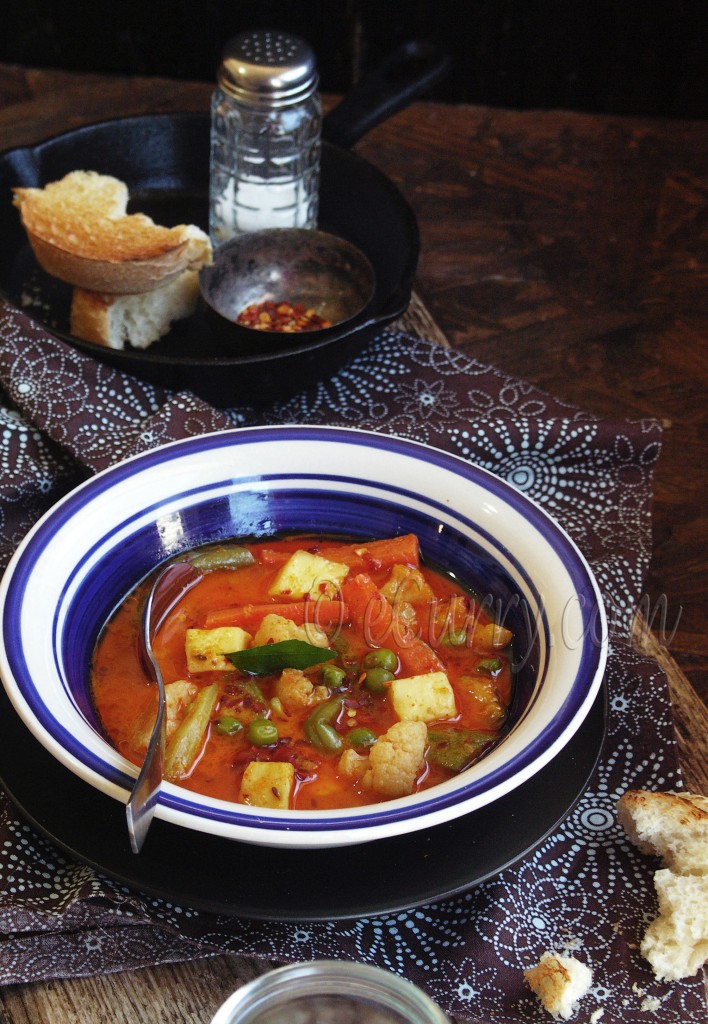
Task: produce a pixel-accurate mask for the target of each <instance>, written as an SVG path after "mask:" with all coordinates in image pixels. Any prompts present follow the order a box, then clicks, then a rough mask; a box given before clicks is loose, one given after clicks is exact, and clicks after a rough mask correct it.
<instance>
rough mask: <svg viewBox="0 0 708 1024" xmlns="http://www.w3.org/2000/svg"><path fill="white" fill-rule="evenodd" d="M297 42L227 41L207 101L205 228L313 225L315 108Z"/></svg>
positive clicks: (318, 120)
mask: <svg viewBox="0 0 708 1024" xmlns="http://www.w3.org/2000/svg"><path fill="white" fill-rule="evenodd" d="M317 84H318V75H317V69H316V64H315V57H314V54H313V52H312V50H311V48H310V47H309V46H308V44H307V43H305V42H304V41H303V40H302V39H299V38H298V37H297V36H293V35H290V34H287V33H284V32H277V31H269V30H255V31H251V32H242V33H240V34H239V35H237V36H234V38H233V39H231V40H229V42H228V43H227V44H226V47H225V49H224V53H223V56H222V63H221V66H220V68H219V73H218V79H217V88H216V89H215V90H214V93H213V96H212V105H211V162H210V187H209V192H210V196H209V233H210V235H211V241H212V245H214V246H217V245H220V244H221V243H222V242H225V241H226V240H227V239H229V238H231V237H233V236H234V235H236V234H239V233H241V232H244V231H257V230H260V229H262V228H271V227H279V228H293V227H296V228H314V227H316V225H317V207H318V194H319V175H320V134H321V128H322V105H321V102H320V97H319V94H318V93H317Z"/></svg>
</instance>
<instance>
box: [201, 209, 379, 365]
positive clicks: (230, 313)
mask: <svg viewBox="0 0 708 1024" xmlns="http://www.w3.org/2000/svg"><path fill="white" fill-rule="evenodd" d="M199 279H200V285H201V293H202V298H203V300H204V304H205V307H206V310H207V314H208V315H209V317H210V322H211V325H212V327H213V329H214V330H216V331H218V333H219V335H220V337H221V338H222V340H226V341H228V342H229V343H232V344H233V346H234V348H238V349H239V350H240V351H253V350H254V349H260V350H263V349H264V348H268V349H276V348H285V347H292V346H297V345H298V344H302V343H303V340H304V338H306V337H312V336H313V335H315V336H316V337H317V338H318V339H319V338H323V337H326V336H327V335H328V333H334V332H338V331H341V330H342V329H343V327H345V326H346V325H347V324H348V323H349V322H352V326H354V321H355V320H356V318H357V317H360V316H362V315H363V314H365V311H366V309H367V306H368V305H369V303H370V302H371V300H372V298H373V296H374V292H375V288H376V277H375V274H374V271H373V268H372V266H371V264H370V262H369V260H368V259H367V258H366V256H365V255H364V254H363V253H362V252H361V251H360V250H359V249H358V248H357V247H356V246H355V245H352V243H351V242H348V241H346V240H345V239H343V238H340V237H339V236H337V235H332V234H328V233H327V232H325V231H314V230H309V229H306V228H269V229H267V230H264V231H252V232H248V233H247V234H243V235H238V236H236V237H235V238H232V239H230V240H229V241H228V242H225V243H224V244H223V245H220V246H219V247H218V248H217V249H216V251H215V253H214V260H213V263H212V265H211V266H210V267H206V268H205V269H204V270H202V271H201V273H200V275H199ZM267 301H275V302H289V303H291V304H292V305H295V304H296V303H303V304H304V305H305V306H306V307H307V308H308V309H313V310H314V311H315V312H316V313H317V314H318V315H319V316H320V317H322V318H323V319H326V320H329V321H330V326H328V327H319V328H313V329H311V330H307V331H296V332H293V333H285V332H282V331H269V330H257V329H255V328H252V327H247V326H245V325H242V324H237V323H236V319H237V317H238V316H239V314H240V313H241V312H242V311H243V310H244V309H245V308H246V307H247V306H250V305H253V304H259V303H262V302H267Z"/></svg>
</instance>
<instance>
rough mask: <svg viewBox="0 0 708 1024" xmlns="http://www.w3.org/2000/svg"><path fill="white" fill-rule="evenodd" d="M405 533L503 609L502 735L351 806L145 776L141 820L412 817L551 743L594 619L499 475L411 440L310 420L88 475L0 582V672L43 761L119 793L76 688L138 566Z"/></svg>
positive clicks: (188, 824)
mask: <svg viewBox="0 0 708 1024" xmlns="http://www.w3.org/2000/svg"><path fill="white" fill-rule="evenodd" d="M299 530H304V531H308V532H324V533H327V534H342V535H346V536H352V535H354V536H357V537H366V538H373V537H387V536H395V535H397V534H403V533H409V532H411V533H416V534H417V535H418V537H419V538H420V542H421V550H422V553H423V556H424V558H426V559H427V560H428V561H430V562H431V563H434V564H436V565H437V566H442V567H444V568H445V569H447V570H448V571H450V572H453V573H454V574H455V575H456V576H457V577H458V578H459V579H460V580H461V581H462V582H463V583H465V584H467V585H468V586H470V587H472V589H474V590H477V591H478V592H480V593H481V594H482V595H483V596H487V595H490V596H491V597H492V598H493V600H494V601H495V602H496V604H495V607H498V608H499V609H500V610H503V614H504V620H505V624H506V625H509V626H510V627H511V628H512V629H513V630H514V633H515V658H516V662H517V668H516V672H515V685H514V690H515V695H514V700H513V704H512V708H511V714H510V718H509V725H508V729H507V731H506V734H505V736H504V738H503V740H502V741H501V742H500V743H499V744H498V745H497V746H496V747H494V748H493V749H492V750H491V751H490V752H489V753H488V754H487V755H486V756H485V757H484V758H482V759H481V760H480V761H479V762H478V763H477V764H475V765H473V766H471V767H470V768H468V769H467V770H465V771H464V772H462V773H461V774H460V775H458V776H456V777H454V778H452V779H450V780H449V781H447V782H444V783H442V784H440V785H438V786H436V787H434V788H431V789H429V790H425V791H423V792H421V793H417V794H414V795H412V796H408V797H403V798H400V799H395V800H389V801H386V802H382V803H374V804H371V805H369V806H367V807H358V808H350V809H343V810H326V811H277V810H267V809H264V808H257V807H248V806H244V805H242V804H237V803H230V802H227V801H223V800H216V799H211V798H208V797H205V796H201V795H200V794H198V793H192V792H190V791H188V790H186V789H183V788H180V787H179V786H176V785H173V784H170V783H165V784H164V785H163V787H162V791H161V795H160V799H159V803H158V805H157V809H156V815H157V817H159V818H162V819H164V820H165V821H167V822H171V823H173V824H175V825H178V826H182V827H184V828H187V829H197V830H201V831H204V832H208V833H211V834H214V835H218V836H223V837H225V838H227V839H233V840H240V841H244V842H249V843H259V844H263V845H267V846H281V847H300V848H307V847H324V846H337V845H345V844H352V843H359V842H367V841H370V840H376V839H379V838H384V837H388V836H394V835H398V834H402V833H407V832H412V831H415V830H418V829H424V828H429V827H431V826H434V825H437V824H440V823H441V822H445V821H449V820H451V819H453V818H456V817H458V816H459V815H463V814H467V813H469V812H471V811H474V810H476V809H478V808H480V807H482V806H484V805H486V804H488V803H490V802H491V801H493V800H497V799H499V798H500V797H503V796H504V795H505V794H507V793H509V792H511V791H512V790H513V789H515V788H516V787H517V786H519V785H521V784H522V783H524V782H526V781H527V780H528V779H530V778H531V777H532V776H533V775H534V774H535V773H536V772H538V771H539V770H540V769H541V768H542V767H544V766H545V765H546V764H548V763H549V762H550V761H551V760H552V759H553V758H554V757H555V756H556V754H557V753H558V752H559V751H560V750H561V749H562V748H563V747H564V746H565V745H566V744H567V743H569V742H570V741H571V739H572V737H573V736H574V734H575V732H576V731H577V729H578V728H579V726H580V725H581V723H582V722H583V720H584V718H585V716H586V715H587V714H588V712H589V710H590V708H591V706H592V704H593V702H594V700H595V697H596V695H597V692H598V689H599V687H600V685H601V681H602V676H603V671H604V666H605V661H606V654H607V624H606V619H605V614H604V611H603V605H602V599H601V596H600V593H599V590H598V587H597V583H596V581H595V579H594V577H593V574H592V572H591V570H590V568H589V566H588V565H587V563H586V561H585V559H584V558H583V556H582V554H581V553H580V551H579V550H578V549H577V547H576V546H575V545H574V543H573V542H572V541H571V540H570V538H569V537H568V536H567V534H566V533H565V532H564V531H563V530H561V529H560V527H559V526H558V525H557V524H556V523H555V522H554V521H553V520H552V519H551V518H550V517H549V516H548V515H547V514H546V513H545V512H544V511H543V510H542V509H541V508H539V507H538V506H537V505H536V504H534V503H533V502H531V501H530V500H529V499H528V498H527V497H525V496H524V495H523V494H521V493H520V492H519V491H517V490H515V489H514V488H513V487H511V486H510V485H509V484H507V483H506V482H504V481H503V480H500V479H499V478H497V477H495V476H493V475H492V474H490V473H488V472H486V471H485V470H483V469H481V468H479V467H477V466H474V465H472V464H470V463H468V462H466V461H464V460H463V459H461V458H458V457H456V456H452V455H448V454H446V453H444V452H441V451H438V450H436V449H431V448H429V447H426V446H424V445H421V444H417V443H415V442H412V441H407V440H402V439H399V438H394V437H389V436H385V435H381V434H374V433H370V432H366V431H358V430H349V429H345V428H327V427H301V426H284V427H264V428H245V429H236V430H229V431H224V432H220V433H215V434H208V435H203V436H199V437H193V438H188V439H186V440H183V441H176V442H173V443H171V444H167V445H165V446H163V447H160V448H156V449H154V450H152V451H149V452H146V453H144V454H141V455H138V456H135V457H133V458H130V459H128V460H126V461H124V462H121V463H120V464H118V465H116V466H114V467H112V468H110V469H108V470H106V471H104V472H102V473H100V474H98V475H96V476H95V477H93V478H91V479H90V480H88V481H87V482H85V483H84V484H82V485H81V486H79V487H78V488H76V489H75V490H73V491H72V492H71V493H69V494H68V495H67V496H66V497H64V498H63V499H62V500H61V501H59V502H58V503H57V504H56V505H55V506H53V508H52V509H51V510H50V511H49V512H48V513H46V515H44V516H43V518H42V519H41V520H40V521H39V522H38V523H37V524H36V525H35V527H34V528H33V529H32V530H31V531H30V533H29V534H28V535H27V536H26V538H25V539H24V541H23V542H22V543H21V545H20V546H19V548H18V550H17V551H16V553H15V555H14V556H13V558H12V561H11V563H10V565H9V566H8V569H7V571H6V573H5V575H4V577H3V580H2V583H1V584H0V623H1V635H0V640H1V642H0V675H1V676H2V681H3V684H4V686H5V689H6V691H7V693H8V695H9V697H10V700H11V701H12V704H13V705H14V707H15V709H16V711H17V713H18V714H19V716H20V717H21V719H22V721H23V722H24V723H25V725H26V726H27V728H28V729H29V730H30V732H31V733H32V734H33V735H34V736H35V737H36V738H37V739H38V740H39V741H40V742H41V743H42V744H43V745H44V747H45V748H46V749H47V750H49V751H50V752H51V753H52V754H53V756H54V757H55V758H56V759H57V761H59V762H60V763H61V764H62V765H64V766H66V767H67V768H69V769H70V770H71V771H72V772H74V773H75V774H76V775H78V776H79V777H80V778H81V779H83V780H84V781H85V782H86V784H87V785H90V786H93V787H95V788H96V789H98V790H99V791H101V792H102V793H105V794H107V795H108V796H109V797H112V798H114V799H115V800H119V801H122V802H125V801H126V800H127V799H128V796H129V793H130V789H131V787H132V784H133V782H134V780H135V777H136V775H137V768H136V767H135V766H134V765H133V764H131V763H130V762H128V761H127V760H125V759H124V758H123V757H122V756H121V755H120V754H118V753H117V751H116V750H114V749H113V747H112V746H111V745H110V744H109V743H108V742H107V741H106V739H105V738H104V736H103V734H102V731H101V728H100V724H99V721H98V719H97V716H96V713H95V710H94V708H93V706H92V703H91V697H90V692H89V664H90V660H91V654H92V650H93V647H94V644H95V641H96V638H97V636H98V634H99V632H100V630H101V628H102V626H103V625H104V623H105V622H106V620H107V619H108V617H109V616H110V614H111V613H112V611H113V610H114V609H115V607H116V606H117V605H118V603H119V602H120V601H121V600H122V598H123V597H124V596H125V595H126V594H127V593H128V592H129V591H130V590H132V588H133V587H134V586H135V585H136V584H137V583H138V582H139V581H140V580H141V579H143V578H144V577H145V576H146V575H147V574H148V573H149V572H151V571H152V570H153V569H154V568H155V567H156V566H157V565H158V564H160V563H162V562H164V561H166V560H168V559H172V558H174V557H175V556H176V555H179V554H180V553H181V552H184V551H187V550H189V549H191V548H194V547H196V546H198V545H200V544H204V543H208V542H211V541H216V540H225V539H230V538H243V537H267V536H271V535H273V534H276V533H282V532H289V533H291V532H295V531H299Z"/></svg>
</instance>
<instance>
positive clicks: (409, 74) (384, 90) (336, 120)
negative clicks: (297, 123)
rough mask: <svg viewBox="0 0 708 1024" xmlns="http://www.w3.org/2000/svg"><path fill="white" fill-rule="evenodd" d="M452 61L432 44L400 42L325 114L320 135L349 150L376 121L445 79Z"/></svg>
mask: <svg viewBox="0 0 708 1024" xmlns="http://www.w3.org/2000/svg"><path fill="white" fill-rule="evenodd" d="M451 64H452V62H451V60H450V56H449V54H447V53H444V52H443V51H441V50H439V49H438V48H437V47H436V46H434V45H433V44H432V43H428V42H425V41H423V40H410V41H409V42H406V43H402V44H401V46H399V47H397V48H396V49H395V50H394V51H393V52H392V53H390V54H389V55H388V57H386V58H385V60H384V61H383V63H382V64H381V65H379V67H378V68H377V69H376V70H375V71H372V72H371V73H370V74H368V75H367V76H366V77H365V78H364V80H363V81H362V82H361V83H360V84H359V85H357V86H355V88H354V89H352V91H351V92H350V93H348V94H347V95H346V96H345V97H344V99H343V100H341V101H340V102H339V103H338V104H337V106H336V107H334V108H333V109H332V110H331V111H330V112H329V113H328V114H327V115H326V116H325V118H324V121H323V125H322V137H323V138H324V139H325V141H326V142H331V143H333V144H334V145H335V146H341V147H343V148H344V149H349V147H350V146H353V145H354V143H355V142H357V141H358V140H359V139H360V138H361V137H362V136H363V135H366V133H367V132H368V131H370V130H371V129H372V128H374V127H375V126H376V125H377V124H380V123H381V122H382V121H386V120H387V119H388V118H389V117H392V116H393V115H394V114H395V113H397V111H399V110H403V109H404V108H405V107H407V106H408V105H409V104H410V103H412V102H413V100H415V99H417V98H418V97H419V96H422V95H424V94H425V93H427V92H428V91H429V90H430V89H431V88H432V87H433V86H434V85H436V84H437V83H438V82H439V81H440V80H441V79H443V78H445V76H446V75H447V74H448V72H449V71H450V67H451Z"/></svg>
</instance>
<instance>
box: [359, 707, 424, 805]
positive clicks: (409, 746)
mask: <svg viewBox="0 0 708 1024" xmlns="http://www.w3.org/2000/svg"><path fill="white" fill-rule="evenodd" d="M427 740H428V729H427V726H426V725H425V722H396V723H395V725H392V726H391V728H390V729H389V730H388V732H385V733H384V735H383V736H379V738H378V739H377V741H376V743H374V745H373V747H372V748H371V750H370V751H369V768H368V770H367V772H366V774H365V775H364V779H363V783H364V785H365V786H366V787H367V789H373V790H375V791H376V792H377V793H379V794H380V795H381V796H386V797H394V796H407V795H408V794H409V793H412V792H413V786H414V783H415V778H416V775H417V774H418V772H419V771H420V769H421V767H422V765H423V761H424V759H425V746H426V743H427Z"/></svg>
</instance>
